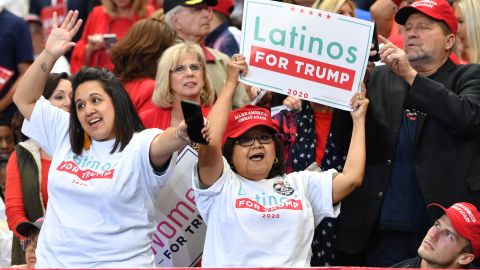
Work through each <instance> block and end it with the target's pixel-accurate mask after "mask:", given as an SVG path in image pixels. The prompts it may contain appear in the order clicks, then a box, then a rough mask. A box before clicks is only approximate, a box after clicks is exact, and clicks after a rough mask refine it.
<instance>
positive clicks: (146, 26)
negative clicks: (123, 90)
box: [110, 18, 174, 82]
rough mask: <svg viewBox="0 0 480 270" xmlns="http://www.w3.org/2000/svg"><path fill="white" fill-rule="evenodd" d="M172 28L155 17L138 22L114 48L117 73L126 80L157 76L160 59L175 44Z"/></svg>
mask: <svg viewBox="0 0 480 270" xmlns="http://www.w3.org/2000/svg"><path fill="white" fill-rule="evenodd" d="M173 41H174V35H173V32H172V30H171V29H170V28H169V27H168V26H167V25H166V24H165V23H163V22H162V21H160V20H158V19H155V18H148V19H143V20H140V21H138V22H136V23H135V24H134V25H133V26H132V28H130V30H128V32H127V34H126V35H125V37H124V38H123V39H122V40H121V41H119V43H118V44H117V45H115V46H114V47H113V48H112V51H111V57H110V58H111V59H112V63H113V64H114V65H115V68H114V69H113V73H114V74H115V75H116V76H117V77H118V78H119V79H120V80H121V81H122V82H129V81H131V80H134V79H137V78H144V77H146V78H152V79H155V75H156V74H157V66H158V59H159V58H160V56H161V55H162V53H163V52H164V51H165V50H166V49H167V48H168V47H170V46H171V45H172V44H173Z"/></svg>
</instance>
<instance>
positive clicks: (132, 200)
mask: <svg viewBox="0 0 480 270" xmlns="http://www.w3.org/2000/svg"><path fill="white" fill-rule="evenodd" d="M77 17H78V12H77V11H75V12H72V11H70V12H69V13H68V14H67V16H66V18H65V21H64V22H63V24H62V25H61V26H60V27H57V26H56V25H55V24H54V25H53V30H52V32H51V34H50V36H49V38H48V40H47V43H46V46H45V50H44V51H43V52H42V53H41V54H40V55H39V56H38V58H37V59H35V62H34V63H33V64H32V65H31V67H30V68H29V69H28V71H27V72H26V73H25V75H24V77H23V78H22V81H21V82H20V83H19V85H18V88H17V91H16V92H15V95H14V101H15V104H16V105H17V107H18V108H19V110H20V112H21V113H22V114H23V115H24V116H25V118H26V121H25V122H24V124H23V127H22V131H23V133H24V134H26V135H27V136H29V137H30V138H31V139H32V140H34V141H36V142H37V143H38V144H39V145H40V146H41V147H42V149H44V150H45V151H46V152H47V153H48V154H50V155H51V156H52V157H53V158H52V163H51V166H50V170H49V183H48V193H49V202H48V207H47V210H46V216H45V222H44V223H43V227H42V231H41V233H40V236H39V239H38V246H37V250H36V256H37V263H36V265H35V266H36V267H38V268H140V267H154V256H153V253H152V251H151V241H152V240H151V236H152V233H153V232H154V230H155V227H154V220H153V217H154V214H155V207H154V206H155V198H156V195H157V194H158V192H159V191H160V189H161V188H162V187H163V186H164V185H165V183H166V182H167V181H168V179H169V176H170V174H171V172H172V170H173V167H174V164H175V162H173V161H175V160H176V156H177V154H176V151H178V150H180V149H181V148H183V147H184V146H185V145H186V144H187V143H188V138H187V132H186V128H187V127H186V124H185V122H181V123H180V124H179V125H178V127H177V128H169V129H166V130H165V131H164V132H163V133H162V131H161V130H159V129H144V127H143V125H142V123H141V121H140V119H139V117H138V115H137V113H136V111H135V107H134V105H133V103H132V102H131V100H130V97H129V96H128V94H127V93H126V91H125V90H124V89H123V87H122V84H121V83H120V82H119V81H118V80H117V79H115V77H114V76H113V74H112V73H110V72H108V71H107V70H105V69H96V68H86V69H82V70H81V71H80V72H78V73H77V74H76V75H75V76H74V77H73V79H72V84H73V99H72V102H71V106H70V114H69V113H67V112H65V111H63V110H61V109H58V108H56V107H54V106H52V105H51V104H50V103H49V102H47V101H46V100H45V99H44V98H42V97H41V94H42V89H43V86H44V84H45V81H46V78H47V77H48V74H49V72H50V69H51V68H52V67H53V64H54V63H55V61H56V60H57V59H58V57H60V56H61V55H63V54H64V53H65V52H67V50H69V49H70V48H71V47H72V46H73V45H74V43H73V42H71V39H72V37H73V36H74V35H75V33H76V32H77V31H78V29H79V27H80V25H81V20H78V21H77ZM54 20H55V19H54ZM55 21H56V20H55ZM205 138H206V139H207V140H208V136H205ZM172 160H173V161H172Z"/></svg>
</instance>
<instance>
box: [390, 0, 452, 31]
mask: <svg viewBox="0 0 480 270" xmlns="http://www.w3.org/2000/svg"><path fill="white" fill-rule="evenodd" d="M415 12H420V13H422V14H424V15H427V16H428V17H430V18H432V19H435V20H438V21H443V22H445V23H446V24H447V25H448V28H450V30H452V32H453V34H457V29H458V22H457V17H456V16H455V11H454V10H453V8H452V7H451V6H450V4H449V3H448V2H447V0H417V1H415V2H413V3H412V4H411V5H409V6H404V7H402V8H401V9H400V10H398V12H397V14H395V21H396V22H397V23H398V24H401V25H405V22H406V21H407V19H408V17H410V15H412V14H413V13H415Z"/></svg>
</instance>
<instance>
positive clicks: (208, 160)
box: [198, 55, 247, 187]
mask: <svg viewBox="0 0 480 270" xmlns="http://www.w3.org/2000/svg"><path fill="white" fill-rule="evenodd" d="M233 59H235V60H230V61H229V63H228V64H227V81H226V82H225V86H224V87H223V89H222V91H221V92H220V96H219V97H218V99H217V101H216V102H215V105H214V106H213V108H212V110H211V111H210V113H209V114H208V122H209V124H210V133H211V139H210V143H209V144H208V145H207V146H204V145H201V146H200V149H199V151H198V174H199V178H200V182H201V184H202V185H203V186H204V187H209V186H211V185H213V184H214V183H215V182H216V181H217V180H218V178H220V176H221V174H222V171H223V159H222V137H223V133H224V131H225V127H226V125H227V121H228V114H229V112H230V110H231V108H232V99H233V94H234V92H235V88H236V87H237V85H238V74H239V73H240V72H242V74H244V75H245V74H246V73H247V64H246V62H245V58H244V57H243V56H241V55H234V56H233Z"/></svg>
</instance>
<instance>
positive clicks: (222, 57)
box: [206, 47, 228, 62]
mask: <svg viewBox="0 0 480 270" xmlns="http://www.w3.org/2000/svg"><path fill="white" fill-rule="evenodd" d="M206 48H207V50H208V51H209V52H210V53H211V54H212V55H213V56H215V58H216V59H220V60H225V61H226V62H228V55H226V54H224V53H222V52H221V51H219V50H216V49H213V48H210V47H206Z"/></svg>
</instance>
